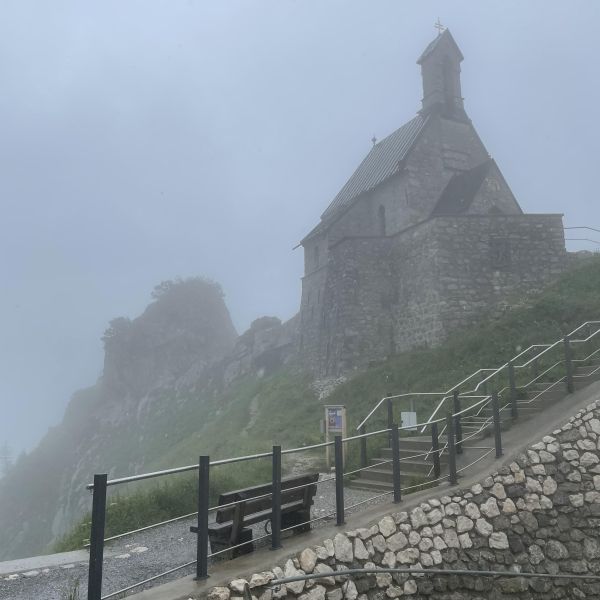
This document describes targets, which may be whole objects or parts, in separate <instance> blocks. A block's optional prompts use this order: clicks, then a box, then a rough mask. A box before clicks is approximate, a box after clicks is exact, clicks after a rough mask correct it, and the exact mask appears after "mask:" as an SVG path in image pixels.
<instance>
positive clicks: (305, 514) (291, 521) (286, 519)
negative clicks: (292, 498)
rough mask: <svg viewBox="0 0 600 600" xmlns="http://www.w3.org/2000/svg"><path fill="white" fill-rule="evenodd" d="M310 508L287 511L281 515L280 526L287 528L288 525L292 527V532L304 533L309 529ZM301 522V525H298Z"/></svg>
mask: <svg viewBox="0 0 600 600" xmlns="http://www.w3.org/2000/svg"><path fill="white" fill-rule="evenodd" d="M306 521H310V510H301V511H297V512H293V513H288V514H285V515H282V516H281V528H282V529H287V528H288V527H294V526H295V527H294V529H292V531H293V532H294V533H305V532H306V531H310V523H306ZM300 523H303V525H300Z"/></svg>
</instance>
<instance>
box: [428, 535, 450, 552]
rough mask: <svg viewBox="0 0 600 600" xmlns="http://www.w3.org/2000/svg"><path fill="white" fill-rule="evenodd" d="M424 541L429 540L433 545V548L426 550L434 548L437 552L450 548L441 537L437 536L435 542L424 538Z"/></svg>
mask: <svg viewBox="0 0 600 600" xmlns="http://www.w3.org/2000/svg"><path fill="white" fill-rule="evenodd" d="M424 540H427V541H428V542H430V543H431V546H429V548H426V550H429V549H430V548H431V547H432V546H433V547H434V548H435V549H436V550H445V549H446V548H447V547H448V544H446V542H445V541H444V540H443V539H442V538H441V537H440V536H439V535H436V536H435V537H434V538H433V541H431V540H430V539H429V538H424Z"/></svg>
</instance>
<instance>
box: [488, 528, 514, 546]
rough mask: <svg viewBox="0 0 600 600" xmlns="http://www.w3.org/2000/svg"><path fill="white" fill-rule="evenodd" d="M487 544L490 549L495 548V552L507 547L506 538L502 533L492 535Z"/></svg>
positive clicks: (497, 532)
mask: <svg viewBox="0 0 600 600" xmlns="http://www.w3.org/2000/svg"><path fill="white" fill-rule="evenodd" d="M488 543H489V545H490V548H495V549H496V550H506V549H507V548H508V547H509V546H508V538H507V537H506V534H505V533H504V532H503V531H496V532H495V533H492V535H490V537H489V539H488Z"/></svg>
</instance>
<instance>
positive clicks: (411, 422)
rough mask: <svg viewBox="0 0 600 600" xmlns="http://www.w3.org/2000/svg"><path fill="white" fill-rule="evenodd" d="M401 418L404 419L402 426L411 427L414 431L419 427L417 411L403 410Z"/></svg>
mask: <svg viewBox="0 0 600 600" xmlns="http://www.w3.org/2000/svg"><path fill="white" fill-rule="evenodd" d="M400 420H401V421H402V427H409V428H410V429H411V430H412V431H415V430H416V429H417V413H416V412H401V413H400Z"/></svg>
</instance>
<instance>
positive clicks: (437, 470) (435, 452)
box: [431, 423, 442, 479]
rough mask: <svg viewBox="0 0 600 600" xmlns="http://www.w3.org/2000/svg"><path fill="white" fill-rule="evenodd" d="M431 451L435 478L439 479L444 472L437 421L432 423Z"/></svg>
mask: <svg viewBox="0 0 600 600" xmlns="http://www.w3.org/2000/svg"><path fill="white" fill-rule="evenodd" d="M431 451H432V456H433V475H434V477H435V479H438V478H439V476H440V474H441V472H442V467H441V461H440V440H439V431H438V424H437V423H432V424H431Z"/></svg>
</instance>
